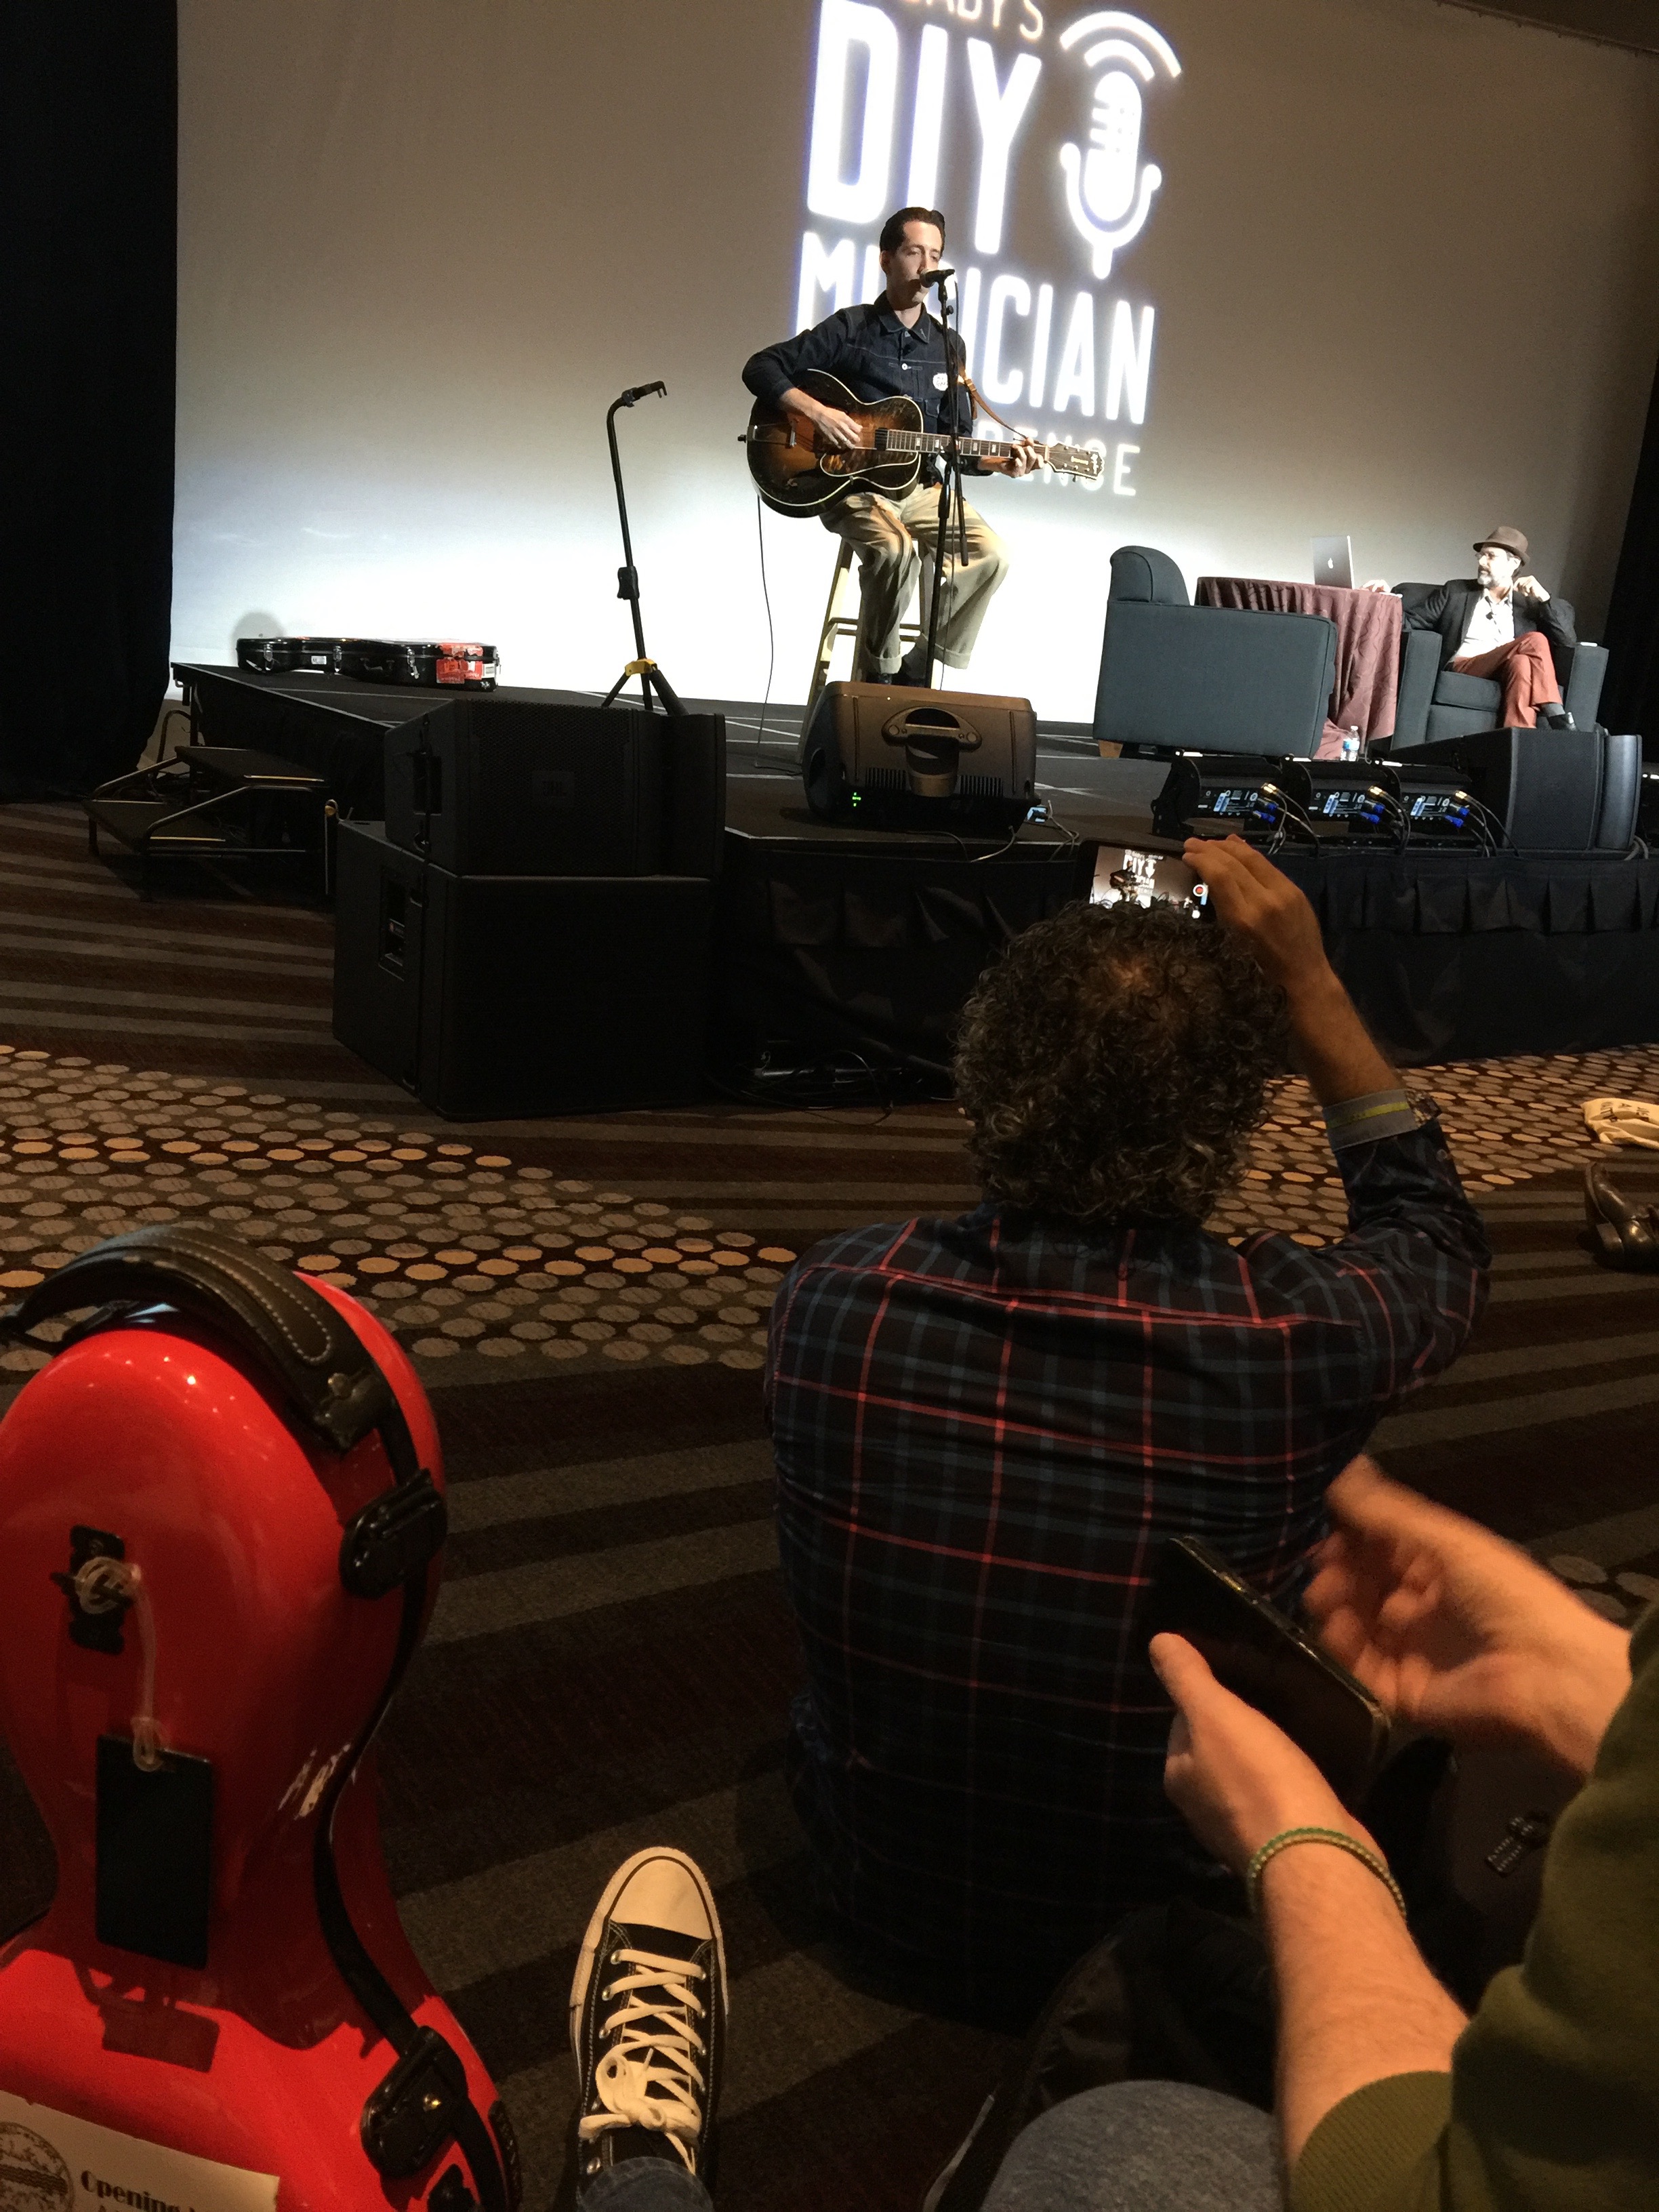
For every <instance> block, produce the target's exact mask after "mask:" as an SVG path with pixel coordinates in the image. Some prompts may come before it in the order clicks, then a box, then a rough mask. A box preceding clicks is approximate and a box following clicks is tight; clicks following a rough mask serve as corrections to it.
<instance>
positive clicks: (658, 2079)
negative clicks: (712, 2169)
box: [576, 1950, 705, 2173]
mask: <svg viewBox="0 0 1659 2212" xmlns="http://www.w3.org/2000/svg"><path fill="white" fill-rule="evenodd" d="M614 1962H615V1963H616V1964H617V1965H618V1966H629V1967H631V1968H632V1969H633V1970H634V1971H633V1972H630V1973H627V1974H623V1975H622V1976H620V1977H619V1978H617V1980H615V1981H612V1982H607V1983H606V1984H605V1988H604V1989H603V1990H601V1991H600V1992H599V1995H600V1997H601V1999H602V2001H605V2002H608V2001H609V2000H610V1999H611V1998H612V1997H615V1996H621V1997H623V1998H625V2000H626V2002H623V2003H622V2004H620V2005H618V2006H617V2008H616V2010H615V2011H614V2012H613V2013H611V2015H610V2017H609V2018H608V2019H607V2020H606V2021H605V2023H604V2025H603V2026H602V2027H600V2030H599V2039H600V2041H601V2042H604V2043H607V2044H609V2045H610V2048H609V2049H608V2050H607V2051H606V2052H605V2056H604V2057H603V2058H601V2059H600V2060H599V2064H598V2065H597V2067H596V2068H595V2069H594V2072H593V2087H594V2089H595V2091H596V2093H597V2094H598V2096H599V2100H600V2101H601V2103H602V2104H603V2105H604V2106H605V2110H604V2111H603V2112H588V2113H586V2114H584V2115H583V2118H582V2119H581V2122H580V2125H579V2126H578V2128H577V2131H576V2132H577V2135H578V2136H579V2138H580V2140H581V2141H582V2142H592V2141H593V2139H594V2138H595V2137H596V2136H602V2135H603V2134H604V2133H605V2130H606V2129H607V2128H653V2129H657V2130H660V2131H661V2132H662V2133H663V2134H665V2135H666V2136H668V2138H669V2140H670V2142H672V2144H673V2146H674V2148H675V2149H676V2150H677V2151H678V2153H679V2154H680V2156H681V2158H682V2159H684V2161H685V2165H686V2168H687V2171H688V2172H692V2173H695V2172H696V2152H695V2151H694V2149H693V2148H692V2143H693V2142H695V2141H696V2137H697V2136H698V2135H699V2134H700V2132H701V2131H702V2105H701V2104H700V2102H699V2101H698V2093H699V2092H701V2091H702V2088H703V2087H704V2082H703V2077H702V2070H701V2069H700V2068H699V2067H698V2065H697V2063H696V2057H695V2056H694V2055H693V2054H694V2053H696V2054H697V2055H698V2056H700V2055H701V2054H702V2051H703V2047H704V2046H703V2040H702V2037H701V2036H700V2035H699V2034H698V2033H697V2031H696V2027H694V2026H693V2024H692V2021H693V2015H696V2017H697V2018H698V2019H701V2018H702V2013H703V2006H702V2000H701V1999H700V1998H699V1997H698V1996H696V1992H695V1991H694V1990H692V1988H691V1986H690V1984H692V1983H693V1982H694V1981H702V1980H703V1979H704V1978H705V1972H704V1969H703V1968H702V1966H693V1965H692V1964H691V1963H690V1960H686V1959H664V1958H659V1957H658V1956H657V1954H655V1953H654V1952H652V1951H626V1950H619V1951H617V1953H616V1954H614ZM641 1990H648V1991H649V1992H650V1995H649V1997H648V1998H647V1997H644V1996H640V1995H639V1994H637V1993H638V1992H639V1991H641ZM688 2137H689V2138H690V2142H688V2140H687V2138H688Z"/></svg>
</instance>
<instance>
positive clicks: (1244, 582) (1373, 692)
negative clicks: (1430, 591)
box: [1198, 576, 1402, 760]
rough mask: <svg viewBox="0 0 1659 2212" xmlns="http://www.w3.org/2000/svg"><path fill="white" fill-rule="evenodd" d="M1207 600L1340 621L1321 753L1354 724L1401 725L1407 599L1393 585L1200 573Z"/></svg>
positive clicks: (1381, 734)
mask: <svg viewBox="0 0 1659 2212" xmlns="http://www.w3.org/2000/svg"><path fill="white" fill-rule="evenodd" d="M1198 604H1199V605H1200V606H1201V607H1246V608H1253V609H1255V610H1256V611H1258V612H1261V613H1264V614H1290V615H1323V616H1324V617H1325V619H1326V621H1327V622H1333V623H1335V624H1336V681H1335V683H1334V685H1333V686H1332V689H1331V704H1330V710H1329V712H1328V715H1327V717H1326V720H1325V730H1324V735H1323V736H1322V738H1321V739H1320V741H1319V757H1320V759H1321V760H1335V759H1337V758H1340V755H1341V751H1342V740H1343V738H1345V737H1346V736H1347V734H1348V732H1349V731H1350V730H1351V729H1358V732H1359V734H1360V735H1361V737H1363V738H1386V737H1391V736H1392V735H1393V733H1394V725H1395V703H1396V701H1397V699H1398V696H1399V691H1400V632H1401V623H1402V617H1401V606H1400V602H1399V600H1398V599H1395V597H1394V595H1393V593H1392V592H1349V591H1344V590H1341V589H1340V588H1339V587H1338V586H1335V585H1332V584H1279V583H1274V582H1272V581H1271V580H1268V579H1266V578H1264V577H1260V576H1200V578H1199V580H1198Z"/></svg>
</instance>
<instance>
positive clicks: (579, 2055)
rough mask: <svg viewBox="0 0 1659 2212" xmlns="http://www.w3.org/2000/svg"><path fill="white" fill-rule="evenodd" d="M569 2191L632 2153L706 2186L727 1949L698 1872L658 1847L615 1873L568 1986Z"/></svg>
mask: <svg viewBox="0 0 1659 2212" xmlns="http://www.w3.org/2000/svg"><path fill="white" fill-rule="evenodd" d="M570 2047H571V2049H572V2050H573V2051H574V2053H575V2057H576V2076H577V2080H578V2081H579V2083H580V2104H579V2106H578V2110H577V2119H576V2147H577V2157H578V2160H579V2166H578V2174H579V2180H578V2187H579V2188H580V2186H581V2185H583V2184H585V2183H586V2182H589V2181H591V2180H592V2179H593V2177H594V2176H595V2175H596V2174H598V2173H600V2172H604V2171H605V2169H607V2168H608V2167H611V2166H618V2165H620V2164H621V2163H622V2161H623V2160H624V2159H629V2158H678V2159H679V2160H682V2161H683V2163H684V2166H685V2167H686V2169H687V2171H688V2172H691V2173H694V2174H696V2177H697V2178H698V2179H699V2180H700V2181H702V2183H703V2184H704V2185H705V2186H707V2185H708V2182H709V2180H710V2179H711V2177H712V2170H713V2148H714V2143H713V2138H714V2112H715V2108H716V2106H717V2105H718V2103H719V2101H720V2070H721V2067H722V2065H723V2063H724V2059H725V2052H726V1948H725V1945H724V1943H723V1942H722V1941H721V1938H720V1916H719V1914H718V1913H717V1912H716V1911H715V1910H714V1894H713V1892H712V1891H711V1890H710V1889H709V1887H708V1881H706V1880H705V1879H704V1876H703V1873H702V1869H701V1868H700V1867H699V1866H698V1865H697V1864H696V1861H695V1860H693V1859H690V1858H688V1857H686V1855H685V1853H684V1851H677V1850H671V1849H669V1847H668V1846H667V1845H666V1844H661V1845H658V1846H656V1847H654V1848H653V1849H652V1850H646V1851H637V1852H635V1855H634V1857H632V1858H631V1859H629V1861H628V1863H627V1864H626V1865H624V1866H620V1867H618V1868H617V1871H616V1873H615V1874H614V1875H611V1880H610V1881H609V1882H607V1884H606V1885H605V1893H604V1895H603V1896H602V1897H601V1898H600V1899H599V1904H598V1905H596V1906H595V1907H594V1910H593V1917H592V1919H591V1920H590V1921H589V1922H588V1923H587V1933H586V1935H585V1936H583V1938H582V1947H581V1951H580V1954H579V1956H578V1958H577V1960H576V1972H575V1977H574V1979H573V1981H572V1982H571V1984H570Z"/></svg>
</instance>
